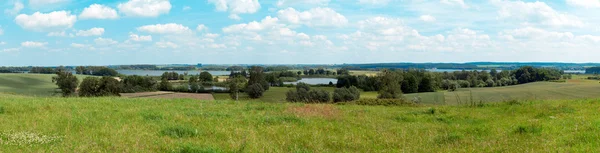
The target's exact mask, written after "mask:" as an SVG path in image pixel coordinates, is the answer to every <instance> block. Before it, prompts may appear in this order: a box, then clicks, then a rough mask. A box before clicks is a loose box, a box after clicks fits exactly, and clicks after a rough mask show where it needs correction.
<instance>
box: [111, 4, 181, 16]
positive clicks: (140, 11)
mask: <svg viewBox="0 0 600 153" xmlns="http://www.w3.org/2000/svg"><path fill="white" fill-rule="evenodd" d="M117 8H119V11H120V12H121V13H123V14H125V15H127V16H135V17H157V16H159V15H161V14H167V13H169V11H171V3H170V2H169V0H129V1H128V2H126V3H121V4H119V5H118V6H117Z"/></svg>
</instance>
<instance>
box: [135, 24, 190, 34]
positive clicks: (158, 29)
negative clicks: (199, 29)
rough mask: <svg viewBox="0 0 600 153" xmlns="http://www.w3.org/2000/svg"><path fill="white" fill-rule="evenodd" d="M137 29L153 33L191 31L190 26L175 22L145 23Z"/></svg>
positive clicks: (182, 32) (185, 32)
mask: <svg viewBox="0 0 600 153" xmlns="http://www.w3.org/2000/svg"><path fill="white" fill-rule="evenodd" d="M137 30H138V31H141V32H147V33H154V34H187V33H191V32H192V30H190V28H188V27H186V26H183V25H181V24H176V23H168V24H156V25H146V26H142V27H138V28H137Z"/></svg>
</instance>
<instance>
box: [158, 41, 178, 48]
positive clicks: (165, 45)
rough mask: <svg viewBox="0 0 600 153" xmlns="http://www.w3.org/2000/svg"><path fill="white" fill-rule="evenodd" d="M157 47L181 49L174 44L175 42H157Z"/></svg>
mask: <svg viewBox="0 0 600 153" xmlns="http://www.w3.org/2000/svg"><path fill="white" fill-rule="evenodd" d="M155 45H156V47H158V48H173V49H175V48H179V45H177V44H175V43H173V42H169V41H160V42H156V44H155Z"/></svg>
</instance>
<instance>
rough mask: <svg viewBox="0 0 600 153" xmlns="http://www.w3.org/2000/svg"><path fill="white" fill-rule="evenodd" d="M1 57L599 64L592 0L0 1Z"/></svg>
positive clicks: (598, 1) (5, 62) (598, 23)
mask: <svg viewBox="0 0 600 153" xmlns="http://www.w3.org/2000/svg"><path fill="white" fill-rule="evenodd" d="M0 11H2V12H0V13H2V15H1V17H0V29H1V30H0V65H2V66H24V65H36V66H51V65H109V64H111V65H114V64H166V63H190V64H192V63H211V64H335V63H382V62H472V61H511V62H531V61H540V62H549V61H551V62H600V61H598V59H600V52H599V51H600V45H598V44H600V15H598V14H600V0H555V1H514V0H511V1H507V0H481V1H464V0H3V1H0Z"/></svg>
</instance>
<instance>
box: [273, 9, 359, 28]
mask: <svg viewBox="0 0 600 153" xmlns="http://www.w3.org/2000/svg"><path fill="white" fill-rule="evenodd" d="M277 16H278V17H279V18H280V19H281V20H282V21H286V22H288V23H291V24H304V25H307V26H310V27H341V26H344V25H345V24H347V23H348V19H346V17H344V16H343V15H341V14H339V13H337V12H335V11H334V10H333V9H331V8H321V7H317V8H313V9H310V10H308V11H304V12H299V11H296V10H295V9H294V8H287V9H285V10H279V12H277Z"/></svg>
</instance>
